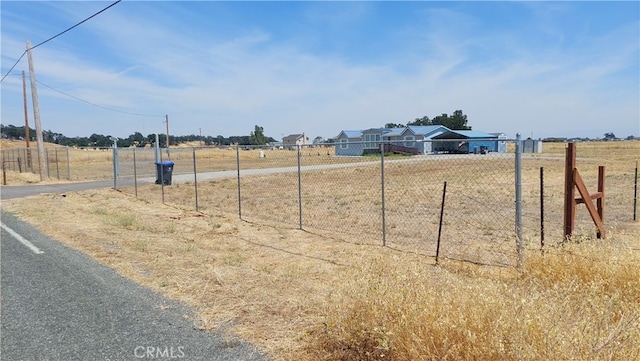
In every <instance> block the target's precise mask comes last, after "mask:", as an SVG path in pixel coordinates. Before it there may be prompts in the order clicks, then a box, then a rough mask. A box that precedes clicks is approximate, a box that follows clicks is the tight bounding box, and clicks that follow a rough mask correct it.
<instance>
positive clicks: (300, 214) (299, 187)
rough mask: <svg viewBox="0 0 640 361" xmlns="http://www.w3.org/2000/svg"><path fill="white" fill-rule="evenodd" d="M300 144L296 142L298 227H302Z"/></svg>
mask: <svg viewBox="0 0 640 361" xmlns="http://www.w3.org/2000/svg"><path fill="white" fill-rule="evenodd" d="M301 147H302V146H301V145H300V144H298V217H299V224H300V229H302V174H301V173H302V171H301V169H300V148H301Z"/></svg>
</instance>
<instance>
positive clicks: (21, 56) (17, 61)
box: [0, 0, 122, 83]
mask: <svg viewBox="0 0 640 361" xmlns="http://www.w3.org/2000/svg"><path fill="white" fill-rule="evenodd" d="M120 1H122V0H117V1H116V2H114V3H113V4H111V5H109V6H107V7H106V8H104V9H102V10H100V11H98V12H97V13H95V14H93V15H91V16H89V17H88V18H86V19H84V20H82V21H81V22H79V23H77V24H75V25H74V26H72V27H70V28H68V29H67V30H64V31H62V32H60V33H58V34H56V35H54V36H52V37H50V38H49V39H47V40H45V41H43V42H41V43H40V44H37V45H35V46H32V47H31V48H29V49H27V50H25V51H24V52H23V53H22V55H20V57H19V58H18V60H16V62H15V63H14V64H13V66H11V69H9V71H8V72H7V74H5V75H4V76H3V77H2V79H0V83H2V82H3V81H4V78H6V77H7V75H9V73H11V71H12V70H13V68H15V67H16V65H18V63H19V62H20V60H22V58H23V57H24V55H25V54H26V53H27V51H29V50H31V49H35V48H37V47H39V46H40V45H42V44H45V43H47V42H49V41H51V40H53V39H55V38H57V37H58V36H60V35H62V34H64V33H66V32H67V31H69V30H71V29H73V28H75V27H77V26H79V25H80V24H82V23H84V22H86V21H88V20H90V19H92V18H93V17H95V16H97V15H99V14H100V13H102V12H104V11H106V10H107V9H109V8H111V7H112V6H114V5H115V4H117V3H119V2H120Z"/></svg>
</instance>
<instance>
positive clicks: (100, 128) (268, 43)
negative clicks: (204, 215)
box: [0, 0, 640, 139]
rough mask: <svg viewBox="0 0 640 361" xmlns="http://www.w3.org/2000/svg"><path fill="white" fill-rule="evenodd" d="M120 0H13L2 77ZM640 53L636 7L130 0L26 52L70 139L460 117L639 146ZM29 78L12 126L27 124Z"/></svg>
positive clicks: (44, 111)
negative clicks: (634, 140)
mask: <svg viewBox="0 0 640 361" xmlns="http://www.w3.org/2000/svg"><path fill="white" fill-rule="evenodd" d="M112 2H113V1H109V2H102V1H64V2H63V1H4V0H3V1H2V2H1V3H0V11H1V24H0V29H1V37H2V38H1V40H2V43H1V48H0V51H1V58H0V60H1V61H0V65H1V70H2V71H1V72H2V74H3V75H4V74H6V73H7V71H8V70H9V68H10V67H11V66H12V65H13V64H14V63H15V62H16V60H17V59H18V58H19V57H20V55H21V54H22V53H23V52H24V50H25V48H26V40H27V39H28V40H30V41H31V43H32V45H36V44H39V43H41V42H43V41H45V40H46V39H48V38H50V37H52V36H54V35H56V34H58V33H59V32H61V31H63V30H65V29H67V28H69V27H70V26H73V25H75V24H76V23H78V22H80V21H81V20H83V19H85V18H87V17H89V16H90V15H93V14H94V13H96V12H98V11H99V10H101V9H103V8H104V7H106V6H108V5H109V4H111V3H112ZM639 48H640V3H639V2H637V1H626V2H612V1H602V2H596V1H592V2H556V1H546V2H541V1H535V2H500V1H492V2H473V1H466V2H453V1H447V2H431V1H412V2H374V1H359V2H342V1H338V2H324V1H314V2H290V1H279V2H270V1H263V2H243V1H234V2H222V1H197V2H196V1H131V0H124V1H122V2H120V3H118V4H117V5H115V6H114V7H112V8H110V9H109V10H107V11H105V12H103V13H102V14H100V15H98V16H96V17H94V18H93V19H91V20H89V21H87V22H85V23H83V24H82V25H80V26H78V27H76V28H75V29H73V30H71V31H69V32H67V33H65V34H63V35H61V36H59V37H57V38H55V39H53V40H51V41H49V42H47V43H45V44H43V45H41V46H39V47H37V48H36V49H34V50H33V51H32V53H33V60H34V64H35V73H36V77H37V80H38V82H39V84H38V95H39V102H40V115H41V121H42V126H43V128H44V129H50V130H53V131H56V132H60V133H63V134H65V135H67V136H88V135H90V134H92V133H98V134H104V135H113V136H117V137H126V136H128V135H129V134H132V133H133V132H136V131H139V132H141V133H143V134H144V135H147V134H150V133H161V134H162V133H164V131H165V126H164V116H165V114H167V115H168V116H169V125H170V132H171V133H172V134H175V135H187V134H198V133H199V132H200V131H201V132H202V134H203V135H212V136H217V135H223V136H225V137H228V136H232V135H248V134H249V133H250V132H251V131H252V130H253V129H254V126H255V125H259V126H262V127H263V128H264V131H265V134H266V135H267V136H271V137H274V138H276V139H279V138H281V137H282V136H283V135H288V134H294V133H303V132H304V133H306V134H307V135H308V136H310V137H311V138H314V137H316V136H321V137H324V138H329V137H334V136H336V135H338V133H339V132H340V131H341V130H346V129H367V128H373V127H382V126H384V125H385V124H386V123H403V124H404V123H407V122H410V121H413V120H414V119H415V118H419V117H423V116H425V115H426V116H428V117H430V118H433V117H434V116H436V115H439V114H442V113H448V114H451V113H453V111H455V110H457V109H461V110H462V111H463V112H464V113H465V114H466V115H467V116H468V119H469V125H471V126H472V127H473V129H474V130H481V131H486V132H503V133H505V134H507V136H509V137H510V138H514V137H515V134H516V133H518V132H519V133H521V134H522V135H523V136H525V137H529V136H533V137H534V138H540V137H552V136H559V137H574V136H578V137H591V138H598V137H602V136H603V135H604V133H607V132H613V133H614V134H615V135H616V136H618V137H627V136H629V135H634V136H640V71H639V69H640V56H639ZM22 70H24V71H25V72H26V73H27V88H29V79H28V63H27V57H26V56H25V57H24V58H23V59H22V60H21V61H20V62H19V63H18V64H17V66H16V67H15V69H14V70H13V71H12V72H11V73H10V74H9V75H8V76H7V77H6V78H5V80H4V81H3V82H2V83H1V91H2V103H1V104H2V111H1V115H2V124H5V125H8V124H14V125H22V124H24V110H23V97H22V79H21V76H20V73H21V71H22ZM69 95H70V96H69ZM71 96H72V97H71ZM74 97H75V98H74ZM79 99H81V100H84V101H81V100H79ZM85 101H86V102H85ZM87 102H89V103H92V104H93V105H92V104H89V103H87ZM28 103H29V108H28V109H29V117H30V124H31V125H32V127H33V108H32V105H31V94H30V93H29V96H28ZM105 108H108V109H105Z"/></svg>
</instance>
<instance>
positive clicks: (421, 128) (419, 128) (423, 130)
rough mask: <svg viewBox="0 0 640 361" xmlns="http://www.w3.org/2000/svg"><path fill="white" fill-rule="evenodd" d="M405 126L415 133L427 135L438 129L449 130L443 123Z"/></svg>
mask: <svg viewBox="0 0 640 361" xmlns="http://www.w3.org/2000/svg"><path fill="white" fill-rule="evenodd" d="M407 128H409V129H411V131H412V132H414V133H415V134H416V135H429V134H432V133H435V132H437V131H438V130H443V131H448V130H449V128H447V127H445V126H444V125H410V126H408V127H407Z"/></svg>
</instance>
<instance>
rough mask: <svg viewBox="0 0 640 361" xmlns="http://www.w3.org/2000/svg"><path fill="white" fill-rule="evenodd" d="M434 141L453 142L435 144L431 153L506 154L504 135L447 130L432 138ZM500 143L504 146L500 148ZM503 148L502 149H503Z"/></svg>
mask: <svg viewBox="0 0 640 361" xmlns="http://www.w3.org/2000/svg"><path fill="white" fill-rule="evenodd" d="M433 139H434V140H446V139H452V140H455V141H451V142H449V141H442V142H436V143H434V145H433V148H434V149H433V151H434V152H436V153H486V152H500V151H501V152H503V153H504V152H506V143H505V141H504V140H500V139H506V138H505V137H504V134H502V135H501V136H497V135H495V134H491V133H485V132H480V131H477V130H449V131H447V132H445V133H442V134H439V135H437V136H435V137H433ZM501 143H503V144H504V147H502V146H501V145H502V144H501ZM503 148H504V149H503Z"/></svg>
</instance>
